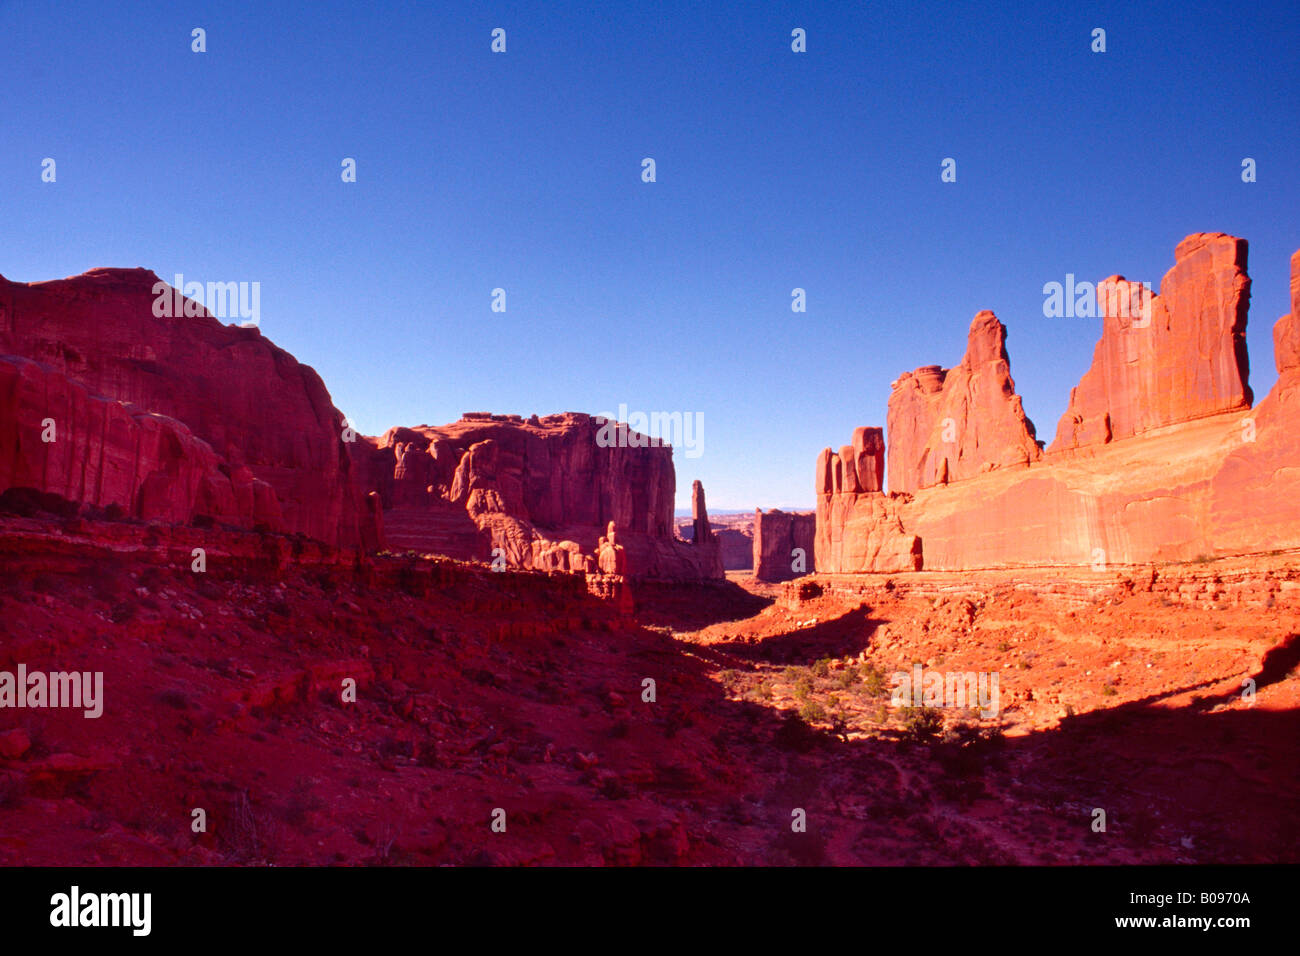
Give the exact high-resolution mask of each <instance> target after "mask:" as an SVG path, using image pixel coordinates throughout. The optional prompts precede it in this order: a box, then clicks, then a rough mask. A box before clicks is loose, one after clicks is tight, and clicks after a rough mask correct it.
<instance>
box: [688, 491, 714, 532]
mask: <svg viewBox="0 0 1300 956" xmlns="http://www.w3.org/2000/svg"><path fill="white" fill-rule="evenodd" d="M691 522H692V532H693V533H692V535H691V543H692V544H707V543H708V542H710V541H712V540H713V532H712V531H710V530H709V509H708V508H707V507H706V506H705V504H704V485H702V484H701V483H700V480H699V479H698V478H697V479H695V481H693V482H691Z"/></svg>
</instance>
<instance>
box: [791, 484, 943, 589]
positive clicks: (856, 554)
mask: <svg viewBox="0 0 1300 956" xmlns="http://www.w3.org/2000/svg"><path fill="white" fill-rule="evenodd" d="M901 513H902V506H901V503H900V500H899V499H898V498H896V497H894V496H892V495H884V494H880V493H875V494H861V495H855V494H851V493H849V494H829V495H820V496H818V499H817V520H816V528H817V534H816V539H815V542H814V545H813V550H814V553H815V557H816V562H817V570H818V571H821V572H835V573H850V574H851V573H857V572H863V571H920V570H921V568H922V553H921V542H920V540H919V539H918V538H917V536H916V535H915V534H912V533H909V531H908V530H907V529H906V528H904V526H903V521H902V518H901Z"/></svg>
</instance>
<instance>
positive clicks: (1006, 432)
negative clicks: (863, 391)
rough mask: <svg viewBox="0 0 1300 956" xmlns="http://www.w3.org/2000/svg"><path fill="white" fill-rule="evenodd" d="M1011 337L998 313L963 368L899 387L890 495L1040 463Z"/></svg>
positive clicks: (970, 347)
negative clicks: (1019, 390)
mask: <svg viewBox="0 0 1300 956" xmlns="http://www.w3.org/2000/svg"><path fill="white" fill-rule="evenodd" d="M1006 332H1007V330H1006V326H1004V325H1003V324H1002V323H1001V322H999V321H998V318H997V316H996V315H994V314H993V313H992V312H981V313H979V314H978V315H976V316H975V319H974V320H973V321H972V322H971V325H970V331H969V333H968V335H967V340H966V355H965V357H963V358H962V360H961V363H960V364H959V365H958V366H957V367H956V368H953V369H947V370H945V369H941V368H939V366H937V365H925V366H922V367H921V368H918V369H917V370H916V371H914V372H909V373H905V374H904V375H903V376H902V377H900V378H899V379H898V380H897V381H896V382H894V383H893V386H892V387H893V393H892V394H891V395H890V396H889V414H888V420H887V425H888V429H889V490H890V491H896V492H911V491H916V490H918V489H920V488H930V487H933V486H934V485H945V484H948V483H949V482H952V481H961V480H962V479H964V478H970V477H971V476H973V475H978V474H982V473H983V472H986V471H991V470H993V469H994V468H1002V467H1008V466H1012V465H1024V464H1027V463H1029V462H1031V461H1037V460H1038V459H1039V458H1040V457H1041V455H1042V451H1041V449H1040V447H1039V444H1038V441H1037V439H1036V438H1035V434H1034V424H1033V422H1031V421H1030V420H1029V419H1028V418H1027V417H1025V411H1024V408H1023V406H1022V405H1021V401H1020V396H1019V395H1017V394H1016V384H1015V382H1014V381H1012V379H1011V364H1010V359H1009V358H1008V357H1007V349H1006Z"/></svg>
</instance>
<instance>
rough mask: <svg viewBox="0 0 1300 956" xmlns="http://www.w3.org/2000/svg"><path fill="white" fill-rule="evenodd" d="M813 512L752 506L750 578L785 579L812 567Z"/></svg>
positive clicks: (814, 538) (814, 547)
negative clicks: (751, 576)
mask: <svg viewBox="0 0 1300 956" xmlns="http://www.w3.org/2000/svg"><path fill="white" fill-rule="evenodd" d="M816 539H817V515H816V514H815V513H811V514H806V513H789V512H785V511H781V510H780V509H778V508H774V509H772V510H771V511H766V512H764V511H761V510H759V509H757V508H756V509H754V577H756V578H757V579H758V580H760V581H789V580H791V579H792V578H797V577H800V576H802V575H804V574H807V573H810V572H811V571H813V570H814V568H815V567H816V551H817V543H816Z"/></svg>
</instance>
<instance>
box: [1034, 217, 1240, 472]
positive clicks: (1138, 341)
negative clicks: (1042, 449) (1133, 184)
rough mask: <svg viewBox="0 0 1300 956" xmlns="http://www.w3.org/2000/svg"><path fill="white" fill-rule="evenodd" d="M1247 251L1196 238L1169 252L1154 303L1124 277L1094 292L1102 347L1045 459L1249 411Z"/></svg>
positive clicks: (1219, 237)
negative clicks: (1171, 256)
mask: <svg viewBox="0 0 1300 956" xmlns="http://www.w3.org/2000/svg"><path fill="white" fill-rule="evenodd" d="M1246 251H1247V250H1246V240H1244V239H1237V238H1235V237H1233V236H1227V235H1224V234H1223V233H1197V234H1195V235H1191V236H1188V237H1187V238H1186V239H1184V240H1183V241H1182V242H1180V243H1179V244H1178V247H1177V248H1176V249H1175V250H1174V260H1175V263H1174V267H1173V268H1172V269H1170V270H1169V271H1168V272H1166V273H1165V277H1164V279H1163V280H1161V283H1160V294H1159V295H1155V296H1152V295H1150V294H1149V293H1148V292H1147V291H1146V290H1145V289H1144V288H1143V287H1142V286H1141V285H1140V284H1138V283H1130V282H1127V281H1126V280H1125V279H1124V277H1123V276H1111V277H1110V278H1109V279H1105V280H1103V281H1102V282H1101V283H1099V284H1098V286H1097V300H1098V302H1097V305H1098V307H1099V309H1100V310H1101V311H1102V313H1103V319H1102V333H1101V340H1100V341H1099V342H1098V343H1097V348H1096V350H1095V351H1094V353H1093V358H1092V367H1091V368H1090V369H1088V371H1087V372H1086V373H1085V374H1084V376H1083V378H1082V379H1081V380H1080V382H1079V385H1078V387H1076V388H1075V389H1074V390H1073V391H1071V392H1070V406H1069V408H1068V409H1066V412H1065V414H1064V415H1062V416H1061V420H1060V422H1059V424H1058V425H1057V428H1056V440H1055V441H1054V442H1052V446H1051V448H1050V449H1049V451H1053V452H1055V451H1063V450H1068V449H1073V448H1081V447H1087V446H1093V445H1102V444H1106V443H1107V442H1111V441H1119V440H1120V439H1124V438H1132V437H1133V436H1135V435H1141V434H1144V433H1145V432H1149V431H1151V430H1153V429H1156V428H1161V427H1163V426H1165V425H1174V424H1177V423H1179V422H1187V421H1192V420H1194V419H1197V418H1206V417H1208V416H1210V415H1218V414H1220V413H1223V412H1235V411H1243V410H1245V409H1248V408H1250V405H1251V402H1252V400H1253V396H1252V395H1251V391H1250V386H1249V385H1248V384H1247V378H1248V377H1249V374H1250V363H1249V360H1248V358H1247V355H1246V312H1247V310H1248V309H1249V307H1250V278H1249V277H1248V276H1247V275H1246Z"/></svg>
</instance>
